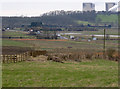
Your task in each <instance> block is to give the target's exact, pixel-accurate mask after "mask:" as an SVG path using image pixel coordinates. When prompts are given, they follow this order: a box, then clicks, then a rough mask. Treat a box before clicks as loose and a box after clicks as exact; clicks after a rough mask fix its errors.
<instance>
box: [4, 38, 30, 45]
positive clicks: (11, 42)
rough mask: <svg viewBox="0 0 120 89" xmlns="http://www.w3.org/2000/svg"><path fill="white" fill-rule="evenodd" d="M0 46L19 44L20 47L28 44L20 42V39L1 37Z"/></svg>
mask: <svg viewBox="0 0 120 89" xmlns="http://www.w3.org/2000/svg"><path fill="white" fill-rule="evenodd" d="M2 46H20V47H29V46H31V45H30V44H27V43H24V42H21V41H14V40H9V39H2Z"/></svg>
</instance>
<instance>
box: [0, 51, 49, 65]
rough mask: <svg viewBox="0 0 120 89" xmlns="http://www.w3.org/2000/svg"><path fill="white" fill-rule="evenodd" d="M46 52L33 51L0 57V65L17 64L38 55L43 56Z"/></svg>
mask: <svg viewBox="0 0 120 89" xmlns="http://www.w3.org/2000/svg"><path fill="white" fill-rule="evenodd" d="M46 53H47V52H46V51H45V50H43V51H41V50H38V51H37V50H35V51H27V52H25V53H21V54H14V55H0V56H1V59H2V63H17V62H22V61H26V60H28V59H29V58H30V57H31V56H32V57H36V56H39V55H45V54H46Z"/></svg>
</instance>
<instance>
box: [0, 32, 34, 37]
mask: <svg viewBox="0 0 120 89" xmlns="http://www.w3.org/2000/svg"><path fill="white" fill-rule="evenodd" d="M2 35H3V37H23V38H35V36H30V35H28V32H24V31H14V30H12V31H4V32H3V33H2Z"/></svg>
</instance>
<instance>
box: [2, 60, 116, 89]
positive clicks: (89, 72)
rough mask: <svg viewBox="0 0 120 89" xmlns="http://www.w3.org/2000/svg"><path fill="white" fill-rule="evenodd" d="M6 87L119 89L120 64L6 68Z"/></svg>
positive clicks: (31, 64)
mask: <svg viewBox="0 0 120 89" xmlns="http://www.w3.org/2000/svg"><path fill="white" fill-rule="evenodd" d="M2 82H3V87H117V86H118V63H117V62H113V61H107V60H93V61H86V62H80V63H77V62H66V63H63V64H62V63H56V62H50V61H47V62H39V61H31V62H21V63H16V64H13V63H11V64H3V80H2Z"/></svg>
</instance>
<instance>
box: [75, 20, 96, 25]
mask: <svg viewBox="0 0 120 89" xmlns="http://www.w3.org/2000/svg"><path fill="white" fill-rule="evenodd" d="M75 22H76V23H77V24H83V25H88V24H90V25H94V23H91V22H88V21H81V20H77V21H75Z"/></svg>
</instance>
